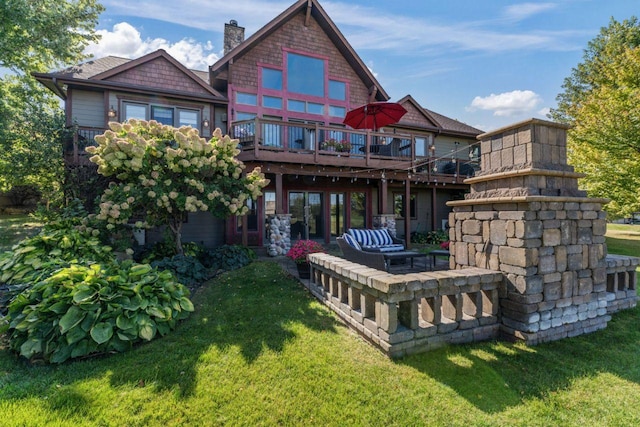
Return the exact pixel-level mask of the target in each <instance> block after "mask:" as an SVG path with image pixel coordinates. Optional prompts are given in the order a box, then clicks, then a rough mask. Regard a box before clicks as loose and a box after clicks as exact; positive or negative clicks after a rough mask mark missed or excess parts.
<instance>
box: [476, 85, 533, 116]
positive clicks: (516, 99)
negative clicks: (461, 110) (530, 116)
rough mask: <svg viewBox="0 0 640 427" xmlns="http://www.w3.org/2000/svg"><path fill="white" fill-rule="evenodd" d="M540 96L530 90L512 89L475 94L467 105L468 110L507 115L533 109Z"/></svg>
mask: <svg viewBox="0 0 640 427" xmlns="http://www.w3.org/2000/svg"><path fill="white" fill-rule="evenodd" d="M541 102H542V98H541V97H540V95H538V94H537V93H535V92H533V91H531V90H514V91H511V92H504V93H499V94H497V95H496V94H493V93H492V94H491V95H489V96H485V97H481V96H476V97H475V98H473V101H471V105H470V106H469V107H467V110H469V111H475V110H489V111H493V115H494V116H502V117H509V116H513V115H516V114H522V113H527V112H530V111H534V110H535V109H536V107H537V106H538V105H539V104H540V103H541Z"/></svg>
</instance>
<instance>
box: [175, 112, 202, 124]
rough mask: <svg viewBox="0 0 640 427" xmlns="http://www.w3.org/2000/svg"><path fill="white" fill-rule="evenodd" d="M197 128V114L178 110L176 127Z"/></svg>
mask: <svg viewBox="0 0 640 427" xmlns="http://www.w3.org/2000/svg"><path fill="white" fill-rule="evenodd" d="M180 126H191V127H192V128H197V127H198V112H197V111H194V110H178V127H180Z"/></svg>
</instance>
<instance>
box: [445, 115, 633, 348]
mask: <svg viewBox="0 0 640 427" xmlns="http://www.w3.org/2000/svg"><path fill="white" fill-rule="evenodd" d="M566 129H567V127H566V126H564V125H560V124H557V123H552V122H547V121H542V120H536V119H532V120H529V121H526V122H522V123H518V124H515V125H513V126H510V127H507V128H503V129H499V130H497V131H494V132H491V133H485V134H483V135H480V136H479V137H478V138H479V139H480V140H481V144H482V157H481V167H482V172H481V173H480V174H479V175H478V176H476V177H474V178H470V179H468V180H466V182H467V183H469V184H471V192H470V193H469V194H468V195H467V197H466V199H465V200H461V201H454V202H449V205H450V206H452V207H453V212H452V213H451V214H450V216H449V223H450V224H451V228H450V240H451V245H450V252H451V257H450V266H451V268H452V269H462V268H469V267H480V268H486V269H490V270H493V271H501V272H502V273H503V275H504V280H503V284H502V286H501V288H500V313H501V323H502V326H501V330H502V332H503V334H506V335H508V336H511V337H513V338H516V339H523V340H525V341H526V342H528V343H531V344H535V343H538V342H543V341H551V340H555V339H560V338H564V337H567V336H575V335H580V334H583V333H588V332H592V331H595V330H598V329H602V328H604V327H606V325H607V322H608V321H609V319H610V315H609V312H610V311H612V310H613V311H615V309H611V307H614V306H615V307H619V308H627V307H632V306H635V304H636V299H637V296H636V283H635V274H633V270H635V267H634V266H636V265H638V259H636V258H629V257H622V258H625V259H626V260H627V261H620V260H618V262H613V264H610V263H609V262H608V260H607V258H606V256H607V247H606V244H605V237H604V235H605V233H606V214H605V212H604V211H602V206H603V204H605V203H606V202H607V200H606V199H593V198H588V197H585V195H584V193H583V192H581V191H580V190H578V184H577V178H579V177H582V176H583V175H581V174H578V173H575V172H574V171H573V168H572V167H571V166H569V165H567V163H566ZM620 262H622V264H621V265H618V264H620ZM625 262H626V264H627V265H626V266H625V265H624V264H625ZM616 268H619V269H620V270H621V271H620V272H621V274H619V275H616V274H613V276H611V274H609V277H614V279H609V280H608V279H607V278H608V273H611V272H612V271H614V270H615V269H616ZM608 270H611V272H610V271H608ZM623 271H624V274H622V272H623ZM629 271H632V273H629ZM617 277H620V282H623V284H622V285H621V286H619V284H618V279H617ZM612 281H613V282H615V283H608V282H612ZM614 288H615V289H614ZM616 293H617V294H616ZM613 300H618V301H620V302H619V303H617V304H611V301H613ZM616 309H617V308H616Z"/></svg>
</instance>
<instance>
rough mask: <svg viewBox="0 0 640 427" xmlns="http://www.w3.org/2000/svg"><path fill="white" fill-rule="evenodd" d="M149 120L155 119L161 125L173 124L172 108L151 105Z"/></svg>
mask: <svg viewBox="0 0 640 427" xmlns="http://www.w3.org/2000/svg"><path fill="white" fill-rule="evenodd" d="M151 120H155V121H157V122H159V123H162V124H163V125H170V126H173V108H169V107H156V106H152V107H151Z"/></svg>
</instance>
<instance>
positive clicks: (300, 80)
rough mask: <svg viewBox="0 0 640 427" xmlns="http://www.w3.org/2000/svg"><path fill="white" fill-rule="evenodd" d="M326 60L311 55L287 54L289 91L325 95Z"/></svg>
mask: <svg viewBox="0 0 640 427" xmlns="http://www.w3.org/2000/svg"><path fill="white" fill-rule="evenodd" d="M324 81H325V78H324V61H323V60H322V59H318V58H312V57H310V56H304V55H298V54H297V53H291V52H289V53H288V54H287V91H289V92H292V93H299V94H302V95H311V96H318V97H324Z"/></svg>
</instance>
